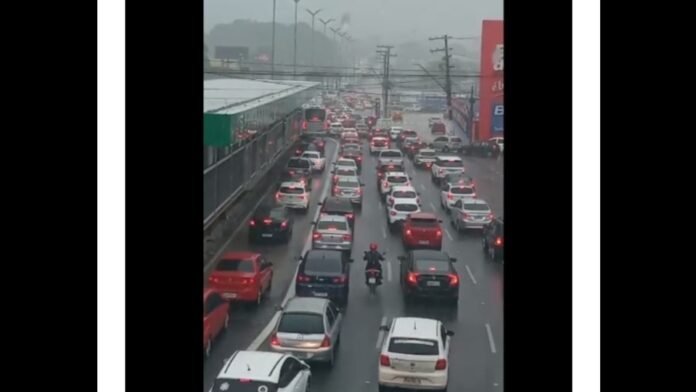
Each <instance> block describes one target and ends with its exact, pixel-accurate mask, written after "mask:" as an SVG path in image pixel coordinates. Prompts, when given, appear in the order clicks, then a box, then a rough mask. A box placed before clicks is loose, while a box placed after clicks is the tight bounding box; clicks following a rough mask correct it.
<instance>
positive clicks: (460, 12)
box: [204, 0, 503, 43]
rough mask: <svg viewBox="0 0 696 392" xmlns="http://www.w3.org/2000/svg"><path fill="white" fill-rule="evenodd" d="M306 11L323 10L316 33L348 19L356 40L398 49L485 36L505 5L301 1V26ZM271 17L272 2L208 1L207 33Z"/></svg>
mask: <svg viewBox="0 0 696 392" xmlns="http://www.w3.org/2000/svg"><path fill="white" fill-rule="evenodd" d="M305 8H309V9H311V10H313V11H314V10H316V9H318V8H321V9H322V11H321V12H320V13H319V14H318V15H317V16H316V18H315V26H316V28H317V29H320V30H323V28H324V25H323V24H322V23H320V22H319V18H323V19H324V20H328V19H330V18H335V19H337V20H338V21H341V19H342V18H343V19H344V22H345V20H346V19H348V20H349V23H348V24H347V26H344V28H345V29H347V30H348V33H349V34H350V35H351V36H353V37H354V38H356V39H368V38H370V37H374V36H380V38H381V39H382V41H383V42H386V41H392V42H394V43H399V42H404V41H410V40H421V39H427V37H428V36H435V35H442V34H445V33H447V34H450V35H454V36H480V35H481V21H482V20H484V19H502V18H503V0H300V3H299V4H298V13H297V18H298V21H299V22H306V23H311V16H310V15H309V14H308V13H307V11H305ZM272 15H273V0H204V18H205V20H204V27H205V32H206V33H208V32H210V29H211V28H212V27H213V26H215V25H216V24H220V23H231V22H233V21H234V20H236V19H251V20H256V21H264V22H270V21H271V20H272ZM294 16H295V3H294V1H293V0H277V2H276V21H277V22H278V23H285V24H290V23H293V20H294ZM331 24H332V25H333V26H334V28H335V27H336V26H338V25H340V23H339V22H332V23H331ZM344 24H345V23H344Z"/></svg>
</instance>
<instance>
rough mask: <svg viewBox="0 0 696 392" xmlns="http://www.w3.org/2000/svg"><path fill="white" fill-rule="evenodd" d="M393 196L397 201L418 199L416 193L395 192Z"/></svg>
mask: <svg viewBox="0 0 696 392" xmlns="http://www.w3.org/2000/svg"><path fill="white" fill-rule="evenodd" d="M392 196H393V197H395V198H397V199H414V198H415V197H416V192H414V191H394V192H392Z"/></svg>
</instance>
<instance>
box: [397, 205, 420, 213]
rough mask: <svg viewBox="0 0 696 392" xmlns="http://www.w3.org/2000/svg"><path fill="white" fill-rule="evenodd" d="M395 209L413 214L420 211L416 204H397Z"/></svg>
mask: <svg viewBox="0 0 696 392" xmlns="http://www.w3.org/2000/svg"><path fill="white" fill-rule="evenodd" d="M394 209H395V210H397V211H403V212H413V211H416V210H418V206H417V205H415V204H397V205H395V206H394Z"/></svg>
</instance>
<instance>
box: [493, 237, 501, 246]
mask: <svg viewBox="0 0 696 392" xmlns="http://www.w3.org/2000/svg"><path fill="white" fill-rule="evenodd" d="M495 244H496V245H498V246H500V245H502V244H503V238H502V237H498V238H496V239H495Z"/></svg>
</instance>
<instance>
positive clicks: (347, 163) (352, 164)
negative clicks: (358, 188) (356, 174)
mask: <svg viewBox="0 0 696 392" xmlns="http://www.w3.org/2000/svg"><path fill="white" fill-rule="evenodd" d="M336 165H338V166H355V162H354V161H338V163H336Z"/></svg>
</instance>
